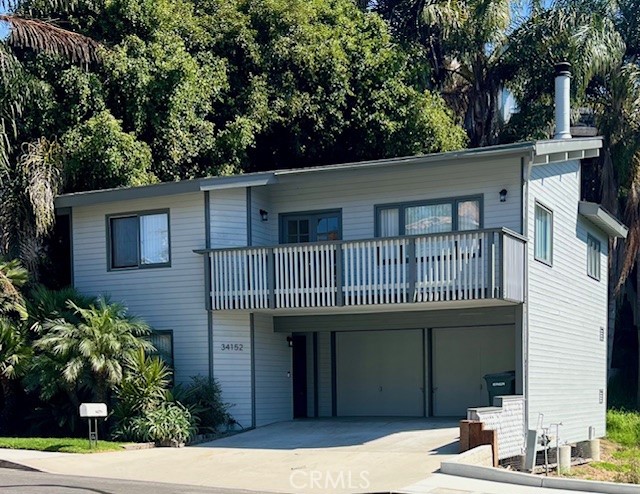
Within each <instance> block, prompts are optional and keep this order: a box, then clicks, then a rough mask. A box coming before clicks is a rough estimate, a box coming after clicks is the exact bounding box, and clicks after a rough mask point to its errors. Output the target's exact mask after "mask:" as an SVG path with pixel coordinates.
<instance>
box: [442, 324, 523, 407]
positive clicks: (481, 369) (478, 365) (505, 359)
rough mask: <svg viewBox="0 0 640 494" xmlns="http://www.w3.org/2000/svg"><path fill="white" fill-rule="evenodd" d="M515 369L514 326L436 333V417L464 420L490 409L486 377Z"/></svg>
mask: <svg viewBox="0 0 640 494" xmlns="http://www.w3.org/2000/svg"><path fill="white" fill-rule="evenodd" d="M514 369H515V329H514V328H513V327H512V326H499V327H485V328H446V329H444V328H443V329H434V330H433V389H434V393H433V400H434V401H433V414H434V415H435V416H436V417H465V416H466V415H467V408H469V407H477V406H489V397H488V393H487V389H486V385H485V382H484V379H483V376H484V375H485V374H488V373H492V372H503V371H511V370H514Z"/></svg>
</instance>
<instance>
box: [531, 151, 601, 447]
mask: <svg viewBox="0 0 640 494" xmlns="http://www.w3.org/2000/svg"><path fill="white" fill-rule="evenodd" d="M529 196H530V204H529V207H528V214H529V219H528V221H529V225H530V230H531V231H530V238H531V239H532V240H533V235H534V205H535V201H536V200H538V201H540V202H541V203H543V204H544V205H545V206H547V207H549V208H550V209H552V210H553V264H552V266H547V265H545V264H543V263H541V262H538V261H536V260H535V259H534V251H533V249H534V242H533V241H531V242H529V244H528V245H529V249H528V250H529V252H528V255H529V283H528V284H529V287H528V288H529V297H528V302H529V307H528V311H529V320H528V348H529V362H528V371H529V375H528V394H529V396H528V403H527V406H528V407H529V413H528V418H529V427H530V428H535V427H536V424H537V422H538V416H539V414H540V413H542V414H544V424H545V426H547V425H549V424H550V423H557V422H562V423H563V425H562V427H561V428H560V436H561V441H562V442H565V441H568V442H575V441H582V440H585V439H587V438H588V432H589V427H590V426H593V427H595V430H596V435H597V436H598V437H601V436H604V435H605V427H606V426H605V408H606V396H605V400H604V403H603V404H600V403H599V396H598V394H599V390H600V389H603V390H605V393H606V347H607V345H606V342H602V341H600V338H599V331H600V327H606V324H607V279H606V277H607V252H606V248H607V238H606V237H605V236H604V235H603V234H602V232H599V231H598V229H597V228H595V227H593V226H591V225H590V224H589V223H588V222H586V221H585V220H584V219H583V218H581V217H579V216H578V201H579V199H580V165H579V163H578V162H576V161H571V162H565V163H558V164H550V165H544V166H537V167H534V168H533V170H532V176H531V182H530V192H529ZM587 233H590V234H591V235H593V236H594V237H596V238H598V239H599V240H600V242H601V245H602V248H603V253H602V255H601V263H602V264H601V273H602V276H601V279H600V281H596V280H593V279H591V278H589V276H588V275H587V244H586V241H587Z"/></svg>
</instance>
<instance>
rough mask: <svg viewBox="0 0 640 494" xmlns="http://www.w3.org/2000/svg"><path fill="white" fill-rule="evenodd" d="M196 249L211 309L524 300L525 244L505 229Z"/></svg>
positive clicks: (521, 239) (517, 236) (516, 235)
mask: <svg viewBox="0 0 640 494" xmlns="http://www.w3.org/2000/svg"><path fill="white" fill-rule="evenodd" d="M200 252H202V253H205V254H206V255H207V256H208V259H209V263H210V264H209V267H210V273H211V294H210V295H211V309H212V310H233V309H291V308H305V307H337V306H361V305H379V304H402V303H429V302H445V301H454V300H481V299H504V300H509V301H513V302H522V301H523V300H524V281H523V280H524V255H525V241H524V239H523V238H522V237H520V236H519V235H518V234H516V233H513V232H510V231H509V230H506V229H494V230H478V231H469V232H455V233H441V234H430V235H420V236H411V237H394V238H378V239H371V240H355V241H338V242H320V243H310V244H295V245H279V246H275V247H246V248H235V249H210V250H205V251H200Z"/></svg>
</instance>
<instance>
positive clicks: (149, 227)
mask: <svg viewBox="0 0 640 494" xmlns="http://www.w3.org/2000/svg"><path fill="white" fill-rule="evenodd" d="M107 225H108V229H109V231H108V235H109V239H108V245H109V269H131V268H143V267H162V266H169V265H170V262H171V249H170V242H169V212H168V211H148V212H141V213H126V214H119V215H112V216H109V217H108V218H107Z"/></svg>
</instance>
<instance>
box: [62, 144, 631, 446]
mask: <svg viewBox="0 0 640 494" xmlns="http://www.w3.org/2000/svg"><path fill="white" fill-rule="evenodd" d="M601 146H602V141H601V139H599V138H580V139H553V140H547V141H537V142H526V143H518V144H513V145H503V146H493V147H488V148H482V149H474V150H466V151H459V152H450V153H443V154H433V155H426V156H413V157H407V158H396V159H386V160H379V161H370V162H360V163H348V164H340V165H335V166H325V167H315V168H304V169H294V170H277V171H272V172H263V173H253V174H246V175H238V176H230V177H215V178H204V179H198V180H188V181H182V182H175V183H166V184H158V185H150V186H144V187H133V188H123V189H114V190H103V191H94V192H86V193H77V194H69V195H63V196H60V197H58V198H57V199H56V206H57V209H58V214H60V215H65V216H67V218H68V220H69V222H70V224H71V237H72V239H71V245H72V267H73V272H72V278H73V283H74V285H75V286H76V287H77V288H78V289H79V290H80V291H81V292H85V293H90V294H110V295H111V297H112V299H113V300H116V301H123V302H124V303H125V304H126V305H127V306H128V307H129V309H130V311H131V312H132V313H134V314H136V315H139V316H141V317H143V318H144V319H145V320H146V321H148V322H149V324H150V325H152V327H153V328H154V330H155V334H154V341H155V343H156V345H157V346H158V347H159V350H160V351H161V352H164V353H165V354H166V356H167V358H168V359H169V360H170V361H171V362H173V364H174V367H175V377H176V380H177V381H186V380H188V378H189V376H193V375H196V374H200V375H208V376H211V377H213V378H215V379H217V380H218V381H219V382H220V385H221V387H222V391H223V398H224V400H225V401H227V402H229V403H232V404H233V408H232V409H231V413H232V415H233V416H234V418H235V419H236V420H237V421H238V423H239V424H240V425H241V426H243V427H254V426H256V427H257V426H261V425H265V424H269V423H272V422H277V421H284V420H290V419H292V418H295V417H331V416H416V417H424V416H427V417H430V416H434V417H439V416H448V417H451V416H453V417H463V416H465V415H466V414H467V409H468V408H472V407H478V406H488V405H491V403H489V397H488V393H487V389H486V383H485V380H484V379H483V376H485V375H486V374H488V373H494V372H503V371H512V370H515V390H514V393H515V394H516V395H519V396H521V397H522V398H523V406H524V409H523V419H522V421H521V428H526V427H528V428H534V429H535V428H536V427H537V424H538V421H539V417H540V414H543V415H544V422H545V423H546V424H549V423H559V422H562V424H563V426H562V430H561V434H562V438H563V440H564V441H568V442H577V441H583V440H586V439H588V438H590V437H601V436H603V435H604V434H605V409H606V353H607V341H606V338H607V336H606V330H605V328H606V324H607V257H608V245H609V238H611V237H624V236H625V235H626V228H625V227H624V226H623V225H622V224H621V223H620V222H619V221H618V220H616V219H615V218H614V217H613V216H611V215H610V214H609V213H607V212H606V211H605V210H604V209H602V208H601V207H600V206H599V205H597V204H593V203H587V202H582V201H581V192H580V168H581V160H582V159H585V158H590V157H595V156H597V155H598V153H599V149H600V148H601Z"/></svg>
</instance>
